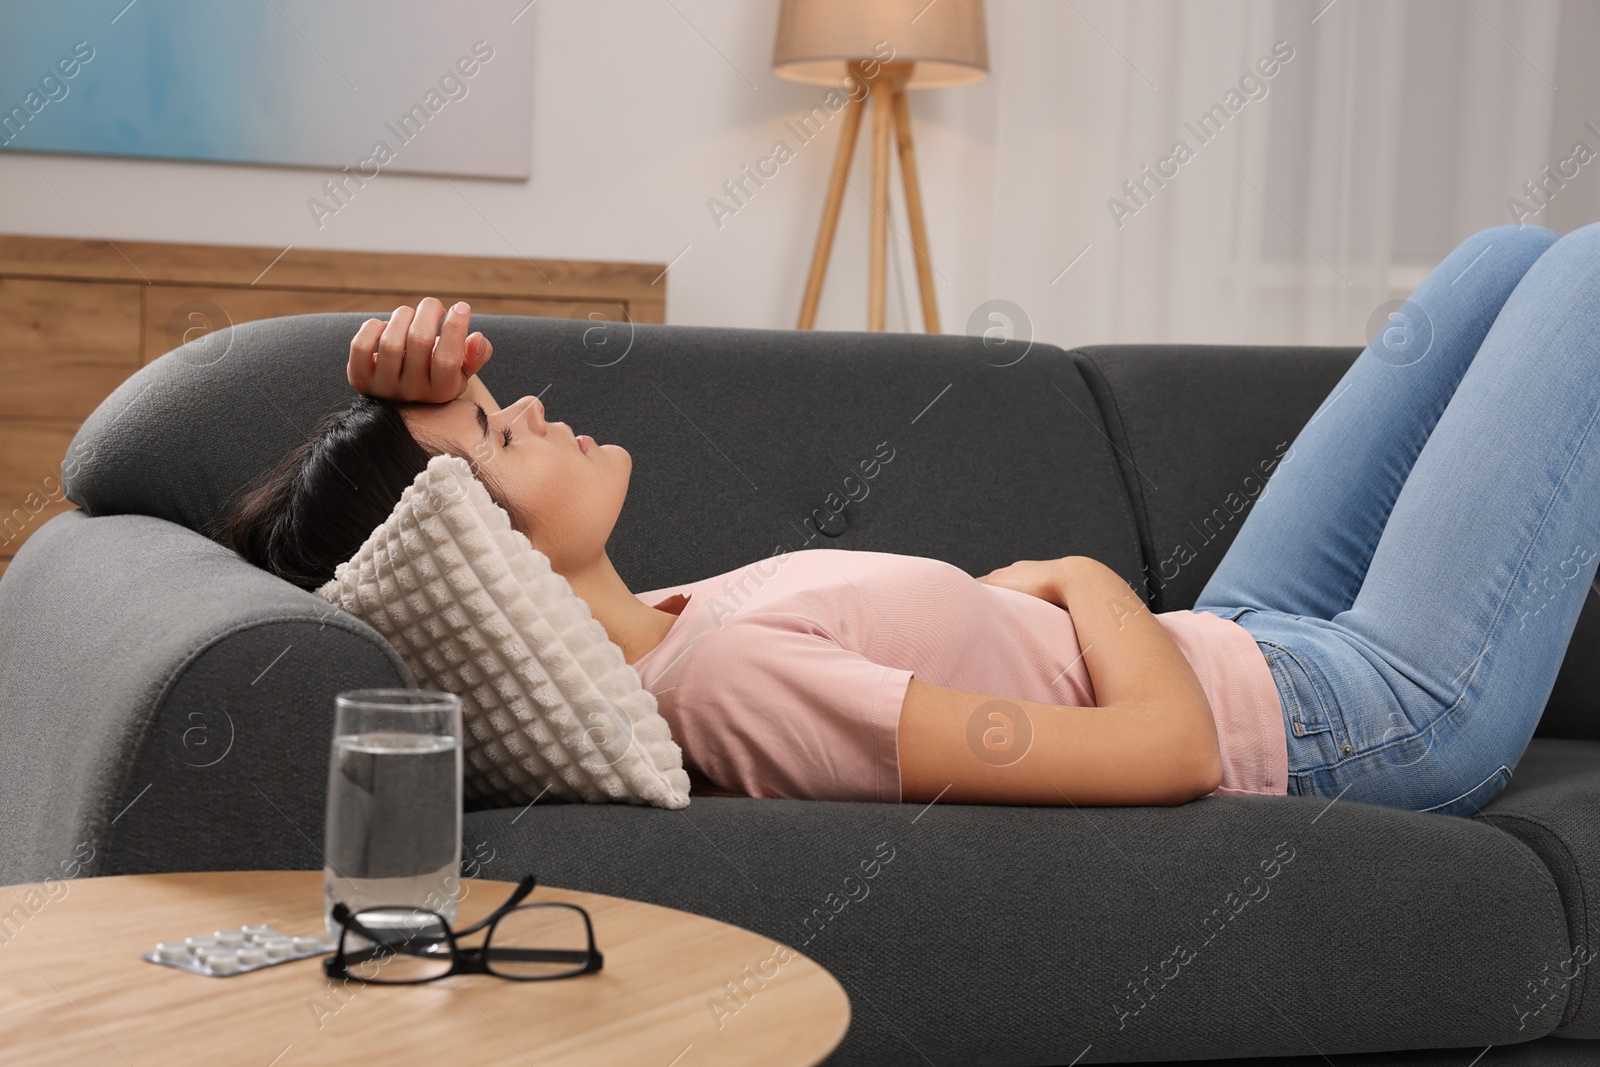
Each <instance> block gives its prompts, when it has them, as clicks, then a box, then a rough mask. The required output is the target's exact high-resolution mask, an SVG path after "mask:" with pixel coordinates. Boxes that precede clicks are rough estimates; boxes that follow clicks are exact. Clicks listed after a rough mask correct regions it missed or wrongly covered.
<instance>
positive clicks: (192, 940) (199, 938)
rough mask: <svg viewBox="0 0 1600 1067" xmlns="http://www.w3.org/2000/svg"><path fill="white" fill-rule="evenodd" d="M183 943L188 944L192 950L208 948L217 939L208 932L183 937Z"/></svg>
mask: <svg viewBox="0 0 1600 1067" xmlns="http://www.w3.org/2000/svg"><path fill="white" fill-rule="evenodd" d="M183 943H184V944H185V945H188V946H189V948H190V950H191V951H192V950H194V949H197V948H209V947H211V946H212V945H215V944H216V943H217V939H216V938H214V937H211V936H210V935H208V934H199V935H196V936H195V937H186V938H184V939H183Z"/></svg>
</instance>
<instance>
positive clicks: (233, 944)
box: [211, 930, 244, 948]
mask: <svg viewBox="0 0 1600 1067" xmlns="http://www.w3.org/2000/svg"><path fill="white" fill-rule="evenodd" d="M211 936H212V937H214V938H216V939H217V944H219V945H227V946H228V947H229V948H237V947H238V946H239V942H241V941H243V940H244V934H242V933H241V932H239V931H238V930H218V931H217V932H216V933H214V934H212V935H211Z"/></svg>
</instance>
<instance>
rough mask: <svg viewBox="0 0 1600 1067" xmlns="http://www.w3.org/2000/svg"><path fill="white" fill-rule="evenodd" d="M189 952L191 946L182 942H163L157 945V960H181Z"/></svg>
mask: <svg viewBox="0 0 1600 1067" xmlns="http://www.w3.org/2000/svg"><path fill="white" fill-rule="evenodd" d="M188 952H189V946H188V945H186V944H184V943H183V942H182V941H162V942H160V943H159V944H157V945H156V958H157V959H161V960H181V959H183V957H184V956H186V955H188Z"/></svg>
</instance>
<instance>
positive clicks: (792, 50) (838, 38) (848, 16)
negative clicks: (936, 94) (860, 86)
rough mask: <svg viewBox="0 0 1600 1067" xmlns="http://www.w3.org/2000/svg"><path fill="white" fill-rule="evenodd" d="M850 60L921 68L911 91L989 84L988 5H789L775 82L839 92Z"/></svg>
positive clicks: (861, 1) (898, 1)
mask: <svg viewBox="0 0 1600 1067" xmlns="http://www.w3.org/2000/svg"><path fill="white" fill-rule="evenodd" d="M851 60H858V61H863V62H865V61H867V60H878V61H879V62H888V61H889V60H894V61H896V62H912V63H915V64H916V66H915V68H914V69H913V70H912V72H911V77H910V79H909V80H908V81H907V82H906V88H908V89H932V88H938V87H940V86H946V85H967V84H970V83H972V82H978V81H982V80H983V79H984V78H985V77H987V76H988V73H989V37H988V33H987V32H986V30H985V28H984V19H983V0H932V2H931V3H930V2H929V0H782V4H781V6H780V7H779V8H778V43H777V45H776V46H775V47H774V48H773V50H772V68H773V71H774V72H775V73H776V74H778V75H779V76H780V77H783V78H788V79H790V80H791V81H798V82H812V83H814V84H819V85H833V84H835V83H837V82H838V81H839V79H840V78H842V77H844V75H845V73H846V67H845V64H846V63H847V62H849V61H851Z"/></svg>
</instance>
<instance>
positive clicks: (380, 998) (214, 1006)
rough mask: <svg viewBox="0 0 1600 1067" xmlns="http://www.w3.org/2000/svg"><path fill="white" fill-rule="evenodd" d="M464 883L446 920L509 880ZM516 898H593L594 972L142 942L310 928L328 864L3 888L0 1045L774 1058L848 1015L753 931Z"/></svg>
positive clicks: (820, 1043)
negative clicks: (264, 962)
mask: <svg viewBox="0 0 1600 1067" xmlns="http://www.w3.org/2000/svg"><path fill="white" fill-rule="evenodd" d="M462 886H463V889H462V898H461V906H460V914H459V915H458V917H457V924H458V925H465V924H467V923H469V922H472V921H474V920H475V919H478V918H480V917H482V916H483V915H486V914H488V913H489V912H490V911H492V910H493V909H494V908H495V907H496V906H498V905H499V904H500V903H501V902H503V901H504V900H505V899H506V897H507V896H508V895H509V894H510V892H511V890H512V889H513V888H514V887H513V884H512V883H510V882H494V881H483V880H477V879H465V880H463V882H462ZM528 899H529V901H539V900H551V901H569V902H571V903H574V904H581V905H583V906H584V907H585V908H586V909H588V911H589V914H590V916H591V917H592V918H593V921H594V932H595V943H596V945H597V946H598V947H599V949H600V951H601V952H602V953H604V955H605V968H604V969H603V970H601V971H600V972H599V973H597V974H590V975H582V976H579V977H576V978H568V979H561V980H559V981H548V982H512V981H506V980H504V979H499V978H493V977H490V976H487V975H464V976H456V977H453V978H445V979H441V980H439V981H436V982H430V983H427V984H425V985H417V986H373V985H363V984H361V983H358V982H351V983H349V984H346V983H344V982H337V981H330V980H329V979H327V978H325V977H324V976H323V973H322V959H323V957H321V956H317V957H312V958H309V959H304V960H298V961H295V962H292V963H285V964H281V965H278V966H275V967H268V968H265V969H263V970H259V971H252V972H248V973H245V974H240V975H235V976H233V977H229V978H210V977H205V976H202V975H195V974H188V973H186V972H184V971H180V970H176V969H174V968H171V967H163V966H158V965H156V964H152V963H147V962H146V961H145V960H143V959H140V958H139V954H140V953H142V952H145V951H148V950H149V949H151V948H154V947H155V943H156V942H157V941H173V940H181V939H182V938H184V937H185V936H187V935H191V934H201V933H210V932H211V931H212V930H216V929H223V928H228V927H238V926H241V925H243V924H245V923H267V924H269V925H271V926H272V927H273V928H274V929H277V930H279V931H282V932H284V933H294V934H299V933H316V934H320V933H321V932H322V924H323V920H322V875H321V874H320V873H319V872H315V871H238V872H223V873H198V874H158V875H131V876H124V877H114V878H79V879H74V880H70V881H57V882H49V883H43V884H41V885H37V886H20V885H19V886H0V1049H4V1050H5V1052H4V1059H5V1061H6V1062H8V1063H27V1064H51V1063H60V1064H74V1065H76V1064H85V1063H113V1064H121V1063H127V1064H130V1065H132V1067H143V1065H145V1064H167V1063H177V1062H182V1063H217V1064H254V1065H259V1067H296V1065H298V1064H313V1063H325V1064H339V1065H340V1067H356V1065H361V1064H371V1063H385V1064H388V1063H426V1064H430V1065H442V1064H466V1065H470V1067H491V1065H497V1064H506V1065H517V1067H523V1065H528V1064H540V1065H543V1064H574V1065H576V1064H584V1065H599V1064H613V1063H614V1064H624V1063H626V1064H630V1065H633V1064H644V1065H649V1067H694V1065H697V1064H741V1065H742V1064H751V1063H759V1064H762V1065H764V1067H777V1065H783V1064H815V1063H818V1062H820V1061H821V1060H822V1059H823V1058H824V1057H825V1056H827V1055H828V1054H829V1053H830V1052H832V1051H833V1050H834V1048H836V1047H837V1046H838V1044H839V1041H840V1040H841V1039H842V1038H843V1037H844V1033H845V1030H846V1028H847V1027H848V1026H849V1023H850V1002H849V1000H848V998H847V997H846V996H845V992H844V990H843V989H842V988H841V987H840V985H839V983H838V982H837V981H835V980H834V978H833V976H832V975H830V974H829V973H828V972H827V971H826V970H824V969H823V968H822V967H820V966H819V965H818V964H816V963H815V962H813V961H812V960H810V959H808V958H806V957H805V956H802V955H800V954H799V953H797V952H794V951H793V950H792V949H789V950H787V953H789V954H787V955H781V956H774V951H775V949H778V948H779V946H778V945H777V944H776V943H775V942H773V941H771V940H768V939H767V938H764V937H760V936H757V935H756V934H753V933H751V932H750V931H748V930H744V929H741V928H739V927H737V926H730V925H728V924H727V923H723V922H718V921H716V920H715V919H708V918H705V917H704V916H700V915H692V914H689V913H688V912H682V911H676V910H673V909H671V908H663V907H658V906H656V905H654V904H644V903H641V902H638V901H633V900H624V899H621V898H618V897H609V896H603V895H601V894H598V893H581V892H576V891H573V890H566V889H556V888H551V887H548V886H542V885H541V886H540V887H539V888H537V889H536V890H534V892H533V895H532V896H531V897H529V898H528ZM19 909H20V910H19ZM19 917H20V918H19ZM480 937H481V935H478V937H474V938H469V939H468V942H467V943H468V944H479V943H480V940H479V938H480ZM780 960H782V961H784V962H781V963H780V962H779V961H780ZM774 969H776V974H774ZM751 975H756V976H757V977H755V978H751V977H750V976H751ZM762 976H771V977H770V978H766V979H765V980H763V977H762ZM741 981H743V982H744V989H745V990H746V992H742V993H741V994H740V995H739V997H738V998H737V999H735V998H734V997H732V996H730V994H729V991H728V989H727V987H726V984H727V983H733V984H734V985H735V986H738V984H739V983H740V982H741ZM712 1005H720V1009H714V1008H713V1007H712Z"/></svg>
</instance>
